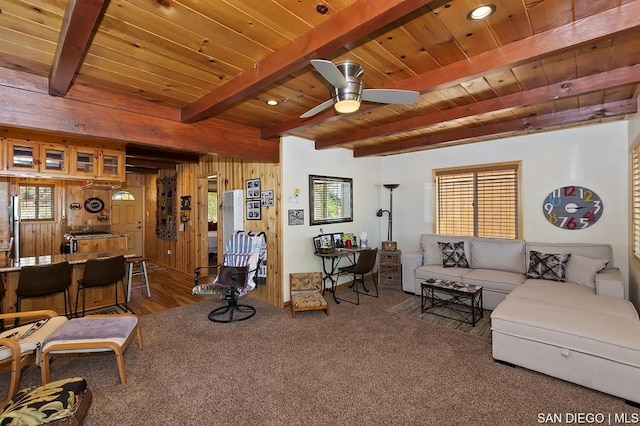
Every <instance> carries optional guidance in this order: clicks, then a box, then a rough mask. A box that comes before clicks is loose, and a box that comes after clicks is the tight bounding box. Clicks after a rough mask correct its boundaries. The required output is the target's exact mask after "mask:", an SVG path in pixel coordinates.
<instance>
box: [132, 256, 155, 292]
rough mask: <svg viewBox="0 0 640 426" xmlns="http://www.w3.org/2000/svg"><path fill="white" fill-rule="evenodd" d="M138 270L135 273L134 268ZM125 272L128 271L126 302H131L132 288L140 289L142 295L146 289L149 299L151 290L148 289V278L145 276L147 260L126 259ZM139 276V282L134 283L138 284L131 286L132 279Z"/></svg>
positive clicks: (142, 258) (137, 258)
mask: <svg viewBox="0 0 640 426" xmlns="http://www.w3.org/2000/svg"><path fill="white" fill-rule="evenodd" d="M136 267H137V268H138V269H137V271H135V268H136ZM127 268H128V269H127V270H128V271H129V272H128V273H129V280H128V283H127V302H130V301H131V289H132V288H141V289H142V294H144V289H145V288H146V289H147V297H151V289H150V288H149V276H148V275H147V258H146V257H130V258H128V259H127ZM135 276H140V281H138V282H136V283H135V284H138V285H136V286H133V284H134V282H133V277H135Z"/></svg>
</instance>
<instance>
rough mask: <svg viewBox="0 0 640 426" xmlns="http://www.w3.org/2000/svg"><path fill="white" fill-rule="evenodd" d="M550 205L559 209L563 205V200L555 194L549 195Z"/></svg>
mask: <svg viewBox="0 0 640 426" xmlns="http://www.w3.org/2000/svg"><path fill="white" fill-rule="evenodd" d="M549 203H551V205H552V206H553V207H558V206H559V205H560V204H562V198H561V197H559V196H555V195H554V194H549Z"/></svg>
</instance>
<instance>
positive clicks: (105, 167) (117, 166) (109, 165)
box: [98, 149, 125, 181]
mask: <svg viewBox="0 0 640 426" xmlns="http://www.w3.org/2000/svg"><path fill="white" fill-rule="evenodd" d="M98 164H99V170H98V178H101V179H105V180H117V181H124V180H125V175H124V173H125V170H124V152H123V151H113V150H106V149H105V150H102V151H100V153H99V157H98Z"/></svg>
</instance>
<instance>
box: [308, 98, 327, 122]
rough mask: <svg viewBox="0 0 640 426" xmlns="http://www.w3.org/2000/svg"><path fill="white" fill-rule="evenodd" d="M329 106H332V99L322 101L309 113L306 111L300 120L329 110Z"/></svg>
mask: <svg viewBox="0 0 640 426" xmlns="http://www.w3.org/2000/svg"><path fill="white" fill-rule="evenodd" d="M331 105H333V99H329V100H327V101H324V102H323V103H321V104H320V105H317V106H315V107H313V108H311V109H310V110H309V111H307V112H305V113H304V114H302V115H301V116H300V118H309V117H313V116H314V115H316V114H318V113H319V112H322V111H324V110H325V109H327V108H329V107H330V106H331Z"/></svg>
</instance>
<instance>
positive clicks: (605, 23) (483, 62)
mask: <svg viewBox="0 0 640 426" xmlns="http://www.w3.org/2000/svg"><path fill="white" fill-rule="evenodd" d="M638 27H640V2H639V1H634V2H630V3H627V4H624V5H622V6H619V7H616V8H613V9H609V10H607V11H605V12H602V13H599V14H596V15H592V16H589V17H586V18H583V19H580V20H578V21H575V22H572V23H570V24H567V25H563V26H561V27H558V28H554V29H552V30H549V31H545V32H543V33H539V34H535V35H533V36H531V37H527V38H525V39H522V40H518V41H514V42H512V43H509V44H507V45H504V46H501V47H498V48H497V49H492V50H490V51H487V52H484V53H481V54H479V55H476V56H474V57H471V58H468V59H465V60H462V61H458V62H454V63H452V64H450V65H446V66H443V67H440V68H436V69H434V70H431V71H427V72H425V73H422V74H420V75H418V76H416V77H412V78H410V79H406V80H402V81H399V82H397V83H395V84H393V85H389V86H387V88H395V89H407V90H417V91H419V92H421V93H426V92H429V91H434V90H438V89H441V88H445V87H450V86H453V85H456V84H459V83H461V82H463V81H465V80H468V79H473V78H475V77H478V76H480V75H482V74H483V73H486V72H488V71H497V70H503V69H507V68H511V67H514V66H517V65H519V64H523V63H525V62H529V61H533V60H536V59H540V58H541V57H543V56H549V55H552V54H557V53H561V52H565V51H568V50H572V49H576V48H577V47H579V46H582V45H585V44H588V43H593V42H595V41H598V40H602V39H606V38H608V37H611V36H613V35H616V34H621V33H625V32H629V31H633V30H637V29H638ZM379 107H380V106H365V105H363V106H362V107H361V108H360V111H359V112H360V113H362V112H364V111H367V110H370V109H373V108H379ZM336 117H340V116H339V115H338V116H337V115H336V114H335V113H333V111H328V112H325V113H324V114H319V115H317V116H315V117H312V118H309V119H301V118H294V119H292V120H287V121H285V122H283V123H280V124H277V125H275V126H271V127H269V128H266V129H263V130H262V131H261V136H262V137H263V138H272V137H276V136H281V135H285V134H287V132H289V131H291V130H300V129H305V128H309V127H313V126H317V125H319V124H323V123H325V122H327V121H329V120H334V119H336Z"/></svg>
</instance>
